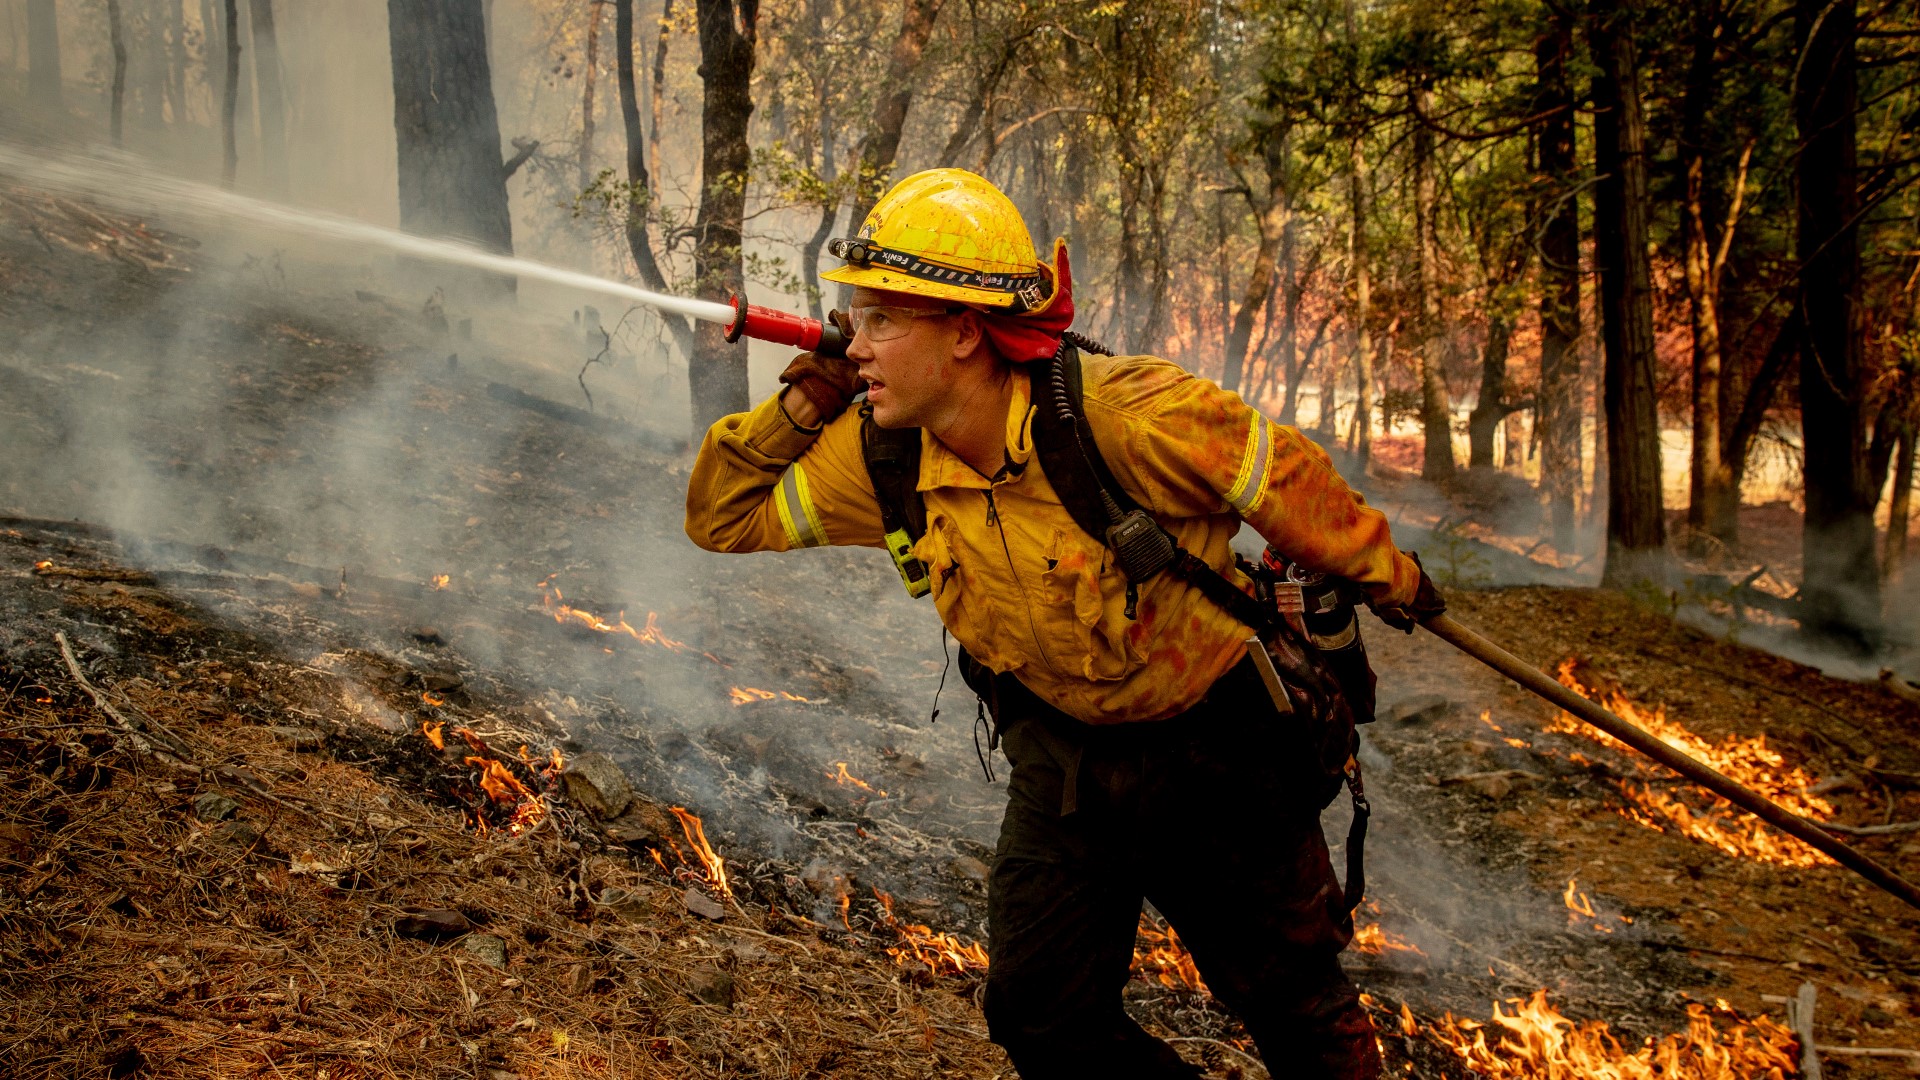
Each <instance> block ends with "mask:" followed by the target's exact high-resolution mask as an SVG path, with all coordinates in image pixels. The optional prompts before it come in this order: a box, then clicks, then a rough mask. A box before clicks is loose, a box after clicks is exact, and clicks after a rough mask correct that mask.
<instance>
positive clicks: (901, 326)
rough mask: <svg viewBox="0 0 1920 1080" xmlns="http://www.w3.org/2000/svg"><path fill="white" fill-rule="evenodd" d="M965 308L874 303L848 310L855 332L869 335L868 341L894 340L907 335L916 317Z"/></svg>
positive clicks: (920, 317)
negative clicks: (897, 305)
mask: <svg viewBox="0 0 1920 1080" xmlns="http://www.w3.org/2000/svg"><path fill="white" fill-rule="evenodd" d="M965 310H966V309H965V308H958V307H945V308H913V307H896V306H894V305H892V304H873V305H870V306H868V307H856V308H851V309H849V310H848V312H847V315H848V317H849V318H850V319H852V320H853V332H854V334H855V335H856V336H857V335H860V334H865V335H867V340H868V341H892V340H893V339H894V338H899V337H905V336H906V335H907V331H909V330H912V329H913V321H914V320H915V319H930V318H933V317H934V316H936V315H954V314H958V313H959V312H962V311H965Z"/></svg>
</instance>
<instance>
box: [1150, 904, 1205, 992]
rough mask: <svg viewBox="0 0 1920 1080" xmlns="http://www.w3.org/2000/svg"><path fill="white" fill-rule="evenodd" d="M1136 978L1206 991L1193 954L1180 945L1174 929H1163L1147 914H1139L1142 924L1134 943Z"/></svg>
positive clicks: (1183, 988) (1168, 985) (1178, 936)
mask: <svg viewBox="0 0 1920 1080" xmlns="http://www.w3.org/2000/svg"><path fill="white" fill-rule="evenodd" d="M1133 977H1134V978H1136V979H1141V980H1144V981H1148V982H1157V983H1159V984H1160V985H1161V986H1166V987H1171V988H1173V989H1176V990H1198V991H1200V992H1201V993H1206V992H1207V984H1206V983H1205V982H1204V981H1202V980H1201V978H1200V968H1199V967H1198V966H1197V965H1196V964H1194V962H1193V954H1192V953H1190V952H1188V951H1187V947H1186V946H1185V945H1182V944H1181V943H1180V935H1179V934H1178V933H1176V932H1175V931H1174V929H1173V927H1172V926H1168V927H1167V928H1166V929H1164V930H1163V929H1161V928H1160V924H1159V923H1157V922H1155V921H1154V920H1153V918H1152V917H1151V916H1149V915H1148V914H1147V913H1146V912H1144V911H1143V912H1141V913H1140V925H1139V927H1138V929H1137V930H1136V931H1135V939H1134V944H1133Z"/></svg>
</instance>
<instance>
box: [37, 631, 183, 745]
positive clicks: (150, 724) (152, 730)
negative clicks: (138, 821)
mask: <svg viewBox="0 0 1920 1080" xmlns="http://www.w3.org/2000/svg"><path fill="white" fill-rule="evenodd" d="M53 639H54V640H55V641H57V642H59V643H60V655H61V656H62V657H64V658H66V661H67V671H68V673H69V674H71V675H72V676H73V681H74V682H77V683H79V684H80V688H81V689H82V690H85V691H86V692H87V696H88V697H91V698H92V699H93V703H94V704H95V705H97V706H99V707H100V711H101V712H103V713H106V714H107V716H108V717H109V718H110V719H112V720H113V722H114V723H115V724H118V725H119V726H120V730H121V731H123V732H125V733H126V735H127V737H128V738H129V740H130V741H131V742H132V743H133V746H134V749H136V750H138V751H139V752H140V753H141V754H143V755H148V756H151V755H152V754H153V753H154V752H155V751H154V749H153V743H154V742H158V743H160V744H161V745H162V746H164V747H165V748H166V750H167V752H168V753H169V754H171V755H173V756H174V757H177V758H179V759H180V760H181V761H192V760H193V749H192V748H191V747H189V746H188V745H187V742H186V740H184V739H182V738H181V737H180V736H178V735H175V734H174V733H173V732H171V731H168V730H167V729H166V728H165V727H164V726H162V725H161V724H160V723H159V722H158V721H156V720H154V719H152V718H151V717H141V721H142V722H141V723H140V724H135V723H134V722H133V721H131V720H129V719H127V717H126V715H125V714H123V713H122V712H121V711H120V710H119V709H116V708H114V707H113V703H112V702H110V701H108V700H107V696H106V695H105V694H103V693H101V692H100V690H99V688H98V687H96V686H94V685H93V683H91V682H89V681H88V680H87V676H86V675H85V674H84V673H83V672H81V670H80V661H79V659H78V658H76V657H75V656H74V655H73V645H72V643H71V642H69V641H68V640H67V632H66V631H64V630H56V631H54V633H53ZM142 728H144V729H145V731H146V735H151V736H152V737H153V738H152V741H149V740H148V739H147V738H146V737H145V736H144V735H142V732H141V729H142Z"/></svg>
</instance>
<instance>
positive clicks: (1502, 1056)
mask: <svg viewBox="0 0 1920 1080" xmlns="http://www.w3.org/2000/svg"><path fill="white" fill-rule="evenodd" d="M1366 1003H1367V1005H1368V1006H1369V1007H1371V1008H1376V1009H1377V1008H1379V1005H1378V1004H1377V1003H1375V1002H1373V1001H1372V999H1371V998H1369V999H1367V1002H1366ZM1507 1004H1508V1005H1510V1006H1512V1007H1513V1011H1512V1012H1507V1011H1505V1010H1503V1009H1502V1008H1501V1007H1500V1003H1499V1002H1495V1003H1494V1005H1493V1019H1492V1023H1491V1024H1482V1023H1479V1022H1478V1021H1474V1020H1469V1019H1464V1018H1462V1019H1455V1018H1454V1016H1453V1014H1452V1013H1448V1014H1446V1016H1445V1017H1443V1018H1442V1019H1441V1020H1440V1021H1438V1022H1437V1023H1434V1024H1430V1025H1428V1026H1426V1027H1425V1028H1422V1027H1421V1026H1420V1024H1419V1022H1418V1021H1417V1020H1415V1019H1414V1016H1413V1012H1412V1010H1410V1009H1408V1008H1407V1007H1406V1005H1405V1004H1402V1005H1401V1006H1400V1012H1399V1014H1398V1020H1399V1023H1398V1025H1397V1026H1398V1029H1399V1032H1398V1033H1399V1034H1400V1035H1401V1036H1402V1037H1405V1038H1416V1037H1420V1036H1424V1037H1425V1038H1426V1039H1427V1040H1428V1041H1430V1042H1432V1043H1434V1044H1436V1045H1438V1046H1441V1047H1443V1048H1445V1049H1447V1050H1450V1051H1452V1052H1453V1053H1454V1054H1455V1055H1456V1056H1458V1057H1459V1059H1460V1060H1461V1062H1462V1063H1463V1064H1465V1065H1466V1067H1467V1069H1468V1070H1469V1071H1471V1072H1472V1073H1473V1074H1474V1075H1476V1076H1484V1077H1488V1078H1490V1080H1574V1078H1586V1077H1595V1078H1601V1080H1656V1078H1657V1080H1785V1078H1787V1077H1790V1076H1794V1075H1796V1074H1797V1072H1796V1070H1797V1062H1798V1060H1799V1054H1798V1043H1797V1042H1796V1040H1795V1038H1794V1035H1793V1033H1792V1032H1790V1031H1788V1030H1787V1029H1786V1028H1785V1027H1783V1026H1781V1025H1780V1024H1777V1023H1775V1022H1774V1021H1772V1020H1769V1019H1767V1018H1766V1017H1764V1016H1763V1017H1759V1018H1756V1019H1755V1020H1754V1021H1753V1023H1751V1024H1748V1023H1746V1022H1745V1021H1742V1020H1741V1019H1740V1018H1739V1017H1738V1015H1737V1014H1735V1013H1734V1012H1733V1011H1732V1010H1731V1009H1729V1008H1727V1007H1726V1005H1725V1003H1724V1002H1716V1003H1715V1006H1716V1008H1715V1009H1714V1010H1709V1009H1708V1008H1707V1007H1706V1006H1704V1005H1698V1004H1694V1005H1688V1006H1687V1030H1686V1031H1685V1032H1684V1033H1680V1034H1674V1035H1667V1036H1664V1037H1662V1038H1660V1039H1658V1040H1654V1039H1648V1040H1646V1042H1645V1043H1644V1044H1642V1045H1641V1046H1640V1047H1638V1048H1637V1049H1633V1050H1629V1049H1627V1048H1626V1047H1624V1046H1622V1045H1621V1044H1620V1041H1619V1040H1618V1039H1617V1038H1616V1037H1615V1036H1614V1035H1613V1034H1612V1033H1611V1032H1610V1031H1608V1029H1607V1025H1606V1023H1605V1022H1603V1021H1598V1020H1589V1021H1586V1022H1584V1023H1575V1022H1574V1021H1572V1020H1569V1019H1568V1018H1567V1017H1565V1016H1563V1015H1561V1013H1560V1011H1559V1010H1557V1009H1555V1008H1554V1007H1553V1006H1552V1005H1550V1004H1548V1003H1547V992H1546V991H1545V990H1536V991H1535V992H1534V994H1533V997H1531V998H1529V999H1527V1000H1524V1001H1523V1000H1521V999H1519V998H1513V999H1510V1000H1509V1001H1508V1002H1507ZM1715 1011H1717V1012H1719V1013H1720V1014H1721V1016H1722V1019H1723V1020H1725V1021H1727V1027H1726V1029H1725V1030H1724V1031H1723V1030H1721V1029H1718V1028H1716V1027H1715V1026H1714V1022H1713V1021H1714V1015H1713V1014H1714V1012H1715Z"/></svg>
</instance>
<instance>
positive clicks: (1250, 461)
mask: <svg viewBox="0 0 1920 1080" xmlns="http://www.w3.org/2000/svg"><path fill="white" fill-rule="evenodd" d="M1267 428H1268V424H1267V419H1266V417H1264V416H1257V415H1256V416H1255V417H1254V418H1253V430H1251V431H1249V432H1247V447H1246V449H1245V450H1244V451H1242V452H1241V454H1240V472H1239V474H1238V475H1236V476H1235V477H1234V478H1233V487H1231V488H1229V489H1228V490H1227V502H1228V503H1230V504H1232V506H1233V508H1234V509H1235V510H1236V511H1238V512H1239V513H1240V515H1241V516H1242V517H1245V516H1246V515H1248V514H1251V513H1253V511H1254V509H1255V508H1256V507H1258V506H1259V505H1260V503H1261V502H1262V500H1264V499H1265V498H1266V497H1267V466H1268V465H1269V464H1270V463H1271V461H1272V458H1273V440H1272V438H1271V437H1270V436H1269V435H1268V432H1267Z"/></svg>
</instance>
